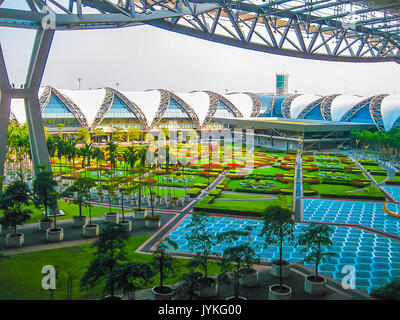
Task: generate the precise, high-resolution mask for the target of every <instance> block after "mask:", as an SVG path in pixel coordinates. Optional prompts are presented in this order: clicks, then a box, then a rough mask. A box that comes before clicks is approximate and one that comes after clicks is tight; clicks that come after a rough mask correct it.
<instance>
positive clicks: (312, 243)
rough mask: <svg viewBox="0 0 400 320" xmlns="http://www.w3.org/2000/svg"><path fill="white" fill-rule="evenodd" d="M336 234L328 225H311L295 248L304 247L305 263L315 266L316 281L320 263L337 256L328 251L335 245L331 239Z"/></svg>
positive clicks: (298, 239) (302, 250) (299, 237)
mask: <svg viewBox="0 0 400 320" xmlns="http://www.w3.org/2000/svg"><path fill="white" fill-rule="evenodd" d="M334 232H335V230H334V229H333V228H332V227H330V226H328V225H326V224H322V223H311V224H309V225H308V226H307V227H306V228H305V229H304V230H303V232H302V234H300V235H299V236H298V237H297V242H296V244H295V246H296V247H297V246H304V248H302V249H301V250H300V252H301V253H305V254H306V257H305V258H304V262H305V263H312V264H315V280H318V267H319V264H320V262H326V261H329V260H330V259H331V258H332V257H334V256H336V254H335V253H332V252H328V251H327V250H328V249H329V248H330V247H331V246H332V244H333V243H332V240H331V238H332V234H333V233H334Z"/></svg>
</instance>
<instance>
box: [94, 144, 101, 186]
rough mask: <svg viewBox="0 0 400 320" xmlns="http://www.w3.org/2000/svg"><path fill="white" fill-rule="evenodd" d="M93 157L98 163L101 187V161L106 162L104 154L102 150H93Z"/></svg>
mask: <svg viewBox="0 0 400 320" xmlns="http://www.w3.org/2000/svg"><path fill="white" fill-rule="evenodd" d="M92 156H93V159H95V160H96V163H97V181H98V182H99V183H100V185H101V180H100V166H99V163H100V161H101V160H104V152H103V151H101V149H100V148H99V147H96V148H93V151H92Z"/></svg>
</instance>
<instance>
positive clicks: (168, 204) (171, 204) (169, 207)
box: [167, 200, 174, 209]
mask: <svg viewBox="0 0 400 320" xmlns="http://www.w3.org/2000/svg"><path fill="white" fill-rule="evenodd" d="M173 207H174V204H173V203H172V201H168V200H167V208H168V209H172V208H173Z"/></svg>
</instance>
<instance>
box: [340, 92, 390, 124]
mask: <svg viewBox="0 0 400 320" xmlns="http://www.w3.org/2000/svg"><path fill="white" fill-rule="evenodd" d="M387 95H388V94H380V95H376V96H372V97H369V98H367V99H364V100H363V101H361V102H360V103H359V104H357V105H355V106H354V107H353V108H351V109H350V110H349V111H347V112H346V113H345V114H344V115H343V116H342V118H341V119H340V121H341V122H343V121H344V122H350V121H351V119H353V118H354V117H355V116H356V114H357V113H358V112H360V111H361V110H362V109H363V108H365V107H367V106H368V108H369V113H370V115H371V119H372V120H373V121H374V123H375V124H376V126H377V127H378V129H379V130H384V125H383V120H382V113H381V104H380V103H381V102H382V100H383V98H384V97H386V96H387Z"/></svg>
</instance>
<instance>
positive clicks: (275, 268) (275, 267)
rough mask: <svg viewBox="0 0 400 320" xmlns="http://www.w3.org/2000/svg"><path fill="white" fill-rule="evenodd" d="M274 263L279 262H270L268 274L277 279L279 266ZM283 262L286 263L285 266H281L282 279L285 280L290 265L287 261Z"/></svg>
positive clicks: (288, 273)
mask: <svg viewBox="0 0 400 320" xmlns="http://www.w3.org/2000/svg"><path fill="white" fill-rule="evenodd" d="M276 262H278V263H279V261H273V262H272V265H271V270H270V273H271V275H273V276H274V277H278V278H279V269H280V265H279V264H277V263H276ZM285 262H286V264H284V265H282V278H287V277H289V276H290V274H291V270H290V263H289V262H287V261H285Z"/></svg>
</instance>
